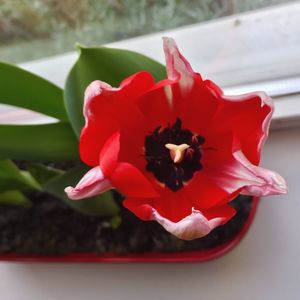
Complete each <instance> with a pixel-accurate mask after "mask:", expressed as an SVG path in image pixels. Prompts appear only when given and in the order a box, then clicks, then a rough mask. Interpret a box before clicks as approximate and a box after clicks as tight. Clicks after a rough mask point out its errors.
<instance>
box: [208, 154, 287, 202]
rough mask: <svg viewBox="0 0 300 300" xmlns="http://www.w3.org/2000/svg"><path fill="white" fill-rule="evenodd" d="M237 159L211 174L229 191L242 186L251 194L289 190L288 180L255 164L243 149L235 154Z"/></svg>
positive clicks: (243, 192)
mask: <svg viewBox="0 0 300 300" xmlns="http://www.w3.org/2000/svg"><path fill="white" fill-rule="evenodd" d="M233 156H234V158H235V161H234V162H232V163H230V164H227V165H224V166H222V168H220V169H219V170H216V171H215V174H210V176H211V177H213V178H214V179H215V180H217V182H218V184H219V185H220V186H221V187H222V188H223V189H224V190H226V191H227V192H228V193H233V192H235V191H237V190H238V189H240V188H243V189H242V190H241V194H244V195H249V196H256V197H260V196H267V195H279V194H285V193H286V192H287V186H286V182H285V180H284V179H283V177H281V176H280V175H279V174H278V173H276V172H274V171H271V170H268V169H264V168H261V167H258V166H255V165H253V164H252V163H251V162H250V161H249V160H248V159H247V158H246V157H245V155H244V154H243V152H242V151H241V150H239V151H236V152H235V153H234V154H233Z"/></svg>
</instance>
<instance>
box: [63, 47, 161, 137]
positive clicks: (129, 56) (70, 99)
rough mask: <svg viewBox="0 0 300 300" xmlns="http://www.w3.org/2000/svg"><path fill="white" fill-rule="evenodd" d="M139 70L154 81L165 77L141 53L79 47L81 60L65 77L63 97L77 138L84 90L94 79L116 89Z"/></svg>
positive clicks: (81, 117)
mask: <svg viewBox="0 0 300 300" xmlns="http://www.w3.org/2000/svg"><path fill="white" fill-rule="evenodd" d="M139 71H149V72H150V73H151V74H152V75H153V76H154V78H155V80H161V79H163V78H166V71H165V67H164V66H163V65H161V64H160V63H158V62H156V61H154V60H153V59H151V58H149V57H146V56H144V55H142V54H139V53H136V52H133V51H128V50H121V49H111V48H104V47H101V48H81V51H80V57H79V59H78V61H77V62H76V64H75V65H74V67H73V68H72V70H71V72H70V74H69V76H68V79H67V82H66V87H65V95H64V97H65V104H66V109H67V113H68V116H69V119H70V122H71V125H72V127H73V129H74V130H75V132H76V134H77V135H79V132H80V130H81V128H82V126H83V125H84V119H83V115H82V107H83V96H84V90H85V89H86V87H87V86H88V85H89V84H90V83H91V82H92V81H94V80H102V81H105V82H107V83H109V84H111V85H112V86H115V87H116V86H118V85H119V84H120V82H121V81H122V80H123V79H125V78H126V77H128V76H130V75H132V74H134V73H136V72H139Z"/></svg>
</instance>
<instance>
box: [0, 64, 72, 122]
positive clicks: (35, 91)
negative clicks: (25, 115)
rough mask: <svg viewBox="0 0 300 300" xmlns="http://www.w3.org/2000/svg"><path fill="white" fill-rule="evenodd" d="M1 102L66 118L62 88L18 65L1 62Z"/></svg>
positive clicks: (58, 117) (61, 118)
mask: <svg viewBox="0 0 300 300" xmlns="http://www.w3.org/2000/svg"><path fill="white" fill-rule="evenodd" d="M0 74H1V80H0V91H1V92H0V103H4V104H9V105H14V106H18V107H22V108H27V109H30V110H33V111H36V112H39V113H42V114H45V115H48V116H51V117H54V118H57V119H59V120H66V119H67V116H66V111H65V107H64V103H63V93H62V90H61V89H60V88H59V87H57V86H55V85H54V84H52V83H51V82H49V81H47V80H45V79H43V78H41V77H38V76H36V75H34V74H32V73H30V72H27V71H25V70H22V69H20V68H18V67H16V66H12V65H9V64H6V63H2V62H0Z"/></svg>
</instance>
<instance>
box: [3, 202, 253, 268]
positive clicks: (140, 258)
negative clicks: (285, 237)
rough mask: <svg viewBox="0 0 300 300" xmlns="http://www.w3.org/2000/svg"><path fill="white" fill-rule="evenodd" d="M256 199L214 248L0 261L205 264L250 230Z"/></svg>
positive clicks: (22, 257) (14, 256) (13, 257)
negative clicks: (243, 218)
mask: <svg viewBox="0 0 300 300" xmlns="http://www.w3.org/2000/svg"><path fill="white" fill-rule="evenodd" d="M258 203H259V199H258V198H252V206H251V211H250V214H249V216H248V219H247V221H246V222H245V224H244V226H243V227H242V229H241V230H240V231H239V233H238V234H237V235H236V236H235V237H234V238H233V239H231V240H230V241H228V242H226V243H224V244H222V245H219V246H216V247H214V248H211V249H206V250H198V251H189V252H178V253H143V254H127V255H116V254H103V255H96V254H93V253H76V254H69V255H61V256H38V255H18V254H3V255H0V261H11V262H37V263H44V262H64V263H66V262H79V263H83V262H85V263H111V262H123V263H139V262H142V263H178V262H179V263H186V262H205V261H209V260H213V259H216V258H218V257H221V256H223V255H224V254H226V253H228V252H229V251H230V250H232V249H233V248H234V247H235V246H236V245H237V244H238V243H239V242H240V241H241V240H242V239H243V237H244V236H245V235H246V233H247V231H248V229H249V228H250V226H251V224H252V222H253V220H254V216H255V214H256V210H257V205H258Z"/></svg>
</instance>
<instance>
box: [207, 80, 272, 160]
mask: <svg viewBox="0 0 300 300" xmlns="http://www.w3.org/2000/svg"><path fill="white" fill-rule="evenodd" d="M205 85H206V86H207V88H208V89H209V90H210V91H211V93H212V95H214V97H215V98H216V99H218V100H219V105H218V109H217V111H216V113H215V115H214V117H213V119H212V121H211V123H210V124H211V128H210V132H209V133H207V134H215V133H216V132H220V131H222V132H226V131H228V132H233V133H234V135H236V136H237V138H238V140H239V141H240V144H241V149H242V151H243V153H244V154H245V155H246V157H247V159H248V160H249V161H250V162H251V163H253V164H255V165H258V163H259V160H260V153H261V149H262V147H263V144H264V142H265V140H266V138H267V136H268V132H269V126H270V121H271V117H272V114H273V110H274V108H273V102H272V99H271V98H270V97H268V96H267V95H266V94H265V93H263V92H256V93H249V94H245V95H241V96H225V95H224V94H223V92H222V90H221V89H220V88H219V87H218V86H216V85H215V84H214V83H213V82H211V81H209V80H206V81H205Z"/></svg>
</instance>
